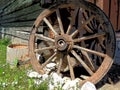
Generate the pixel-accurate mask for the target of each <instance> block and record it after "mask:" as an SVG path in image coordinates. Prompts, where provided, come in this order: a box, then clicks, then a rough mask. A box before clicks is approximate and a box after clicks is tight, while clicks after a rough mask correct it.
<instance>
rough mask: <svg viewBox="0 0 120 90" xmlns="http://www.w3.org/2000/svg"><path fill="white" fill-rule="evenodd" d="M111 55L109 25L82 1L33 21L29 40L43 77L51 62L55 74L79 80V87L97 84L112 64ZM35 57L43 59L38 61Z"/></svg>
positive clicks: (53, 9) (56, 8) (35, 65)
mask: <svg viewBox="0 0 120 90" xmlns="http://www.w3.org/2000/svg"><path fill="white" fill-rule="evenodd" d="M114 52H115V35H114V30H113V28H112V25H111V23H110V21H109V20H108V18H107V17H106V15H105V14H104V13H103V12H102V11H101V10H100V9H99V8H98V7H96V6H95V5H93V4H91V3H88V2H85V1H82V0H81V2H79V3H77V4H74V3H69V4H61V5H56V6H54V7H51V8H50V9H45V10H44V11H43V12H42V13H41V14H40V15H39V16H38V18H37V19H36V21H35V23H34V26H33V28H32V31H31V34H30V39H29V53H30V58H31V62H32V66H33V68H34V69H35V70H36V71H38V72H39V73H41V74H43V73H45V71H44V67H45V66H46V65H47V64H48V63H50V62H52V63H55V64H56V68H55V70H54V71H55V72H57V73H58V74H62V75H63V76H64V75H67V76H70V77H71V79H75V78H80V79H81V82H80V83H84V82H85V81H90V82H92V83H94V84H96V83H97V82H98V81H100V80H101V79H102V78H103V77H104V75H105V74H106V73H107V72H108V70H109V69H110V67H111V65H112V63H113V56H114ZM36 54H38V55H41V56H42V59H40V61H39V60H38V59H37V56H36ZM76 71H77V73H76ZM82 76H86V77H87V78H85V77H82Z"/></svg>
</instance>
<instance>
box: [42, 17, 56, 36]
mask: <svg viewBox="0 0 120 90" xmlns="http://www.w3.org/2000/svg"><path fill="white" fill-rule="evenodd" d="M43 20H44V22H45V23H46V24H47V25H48V27H49V28H50V29H51V30H52V32H53V33H54V34H55V35H57V32H56V31H55V30H54V28H53V26H52V25H51V24H50V22H49V21H48V20H47V18H44V19H43Z"/></svg>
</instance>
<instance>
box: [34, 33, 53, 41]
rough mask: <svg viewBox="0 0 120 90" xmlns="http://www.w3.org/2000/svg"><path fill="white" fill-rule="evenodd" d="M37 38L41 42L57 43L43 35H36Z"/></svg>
mask: <svg viewBox="0 0 120 90" xmlns="http://www.w3.org/2000/svg"><path fill="white" fill-rule="evenodd" d="M35 36H36V37H39V38H40V39H41V40H44V41H51V42H55V40H54V39H52V38H49V37H46V36H44V35H42V34H35Z"/></svg>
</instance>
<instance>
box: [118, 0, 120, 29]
mask: <svg viewBox="0 0 120 90" xmlns="http://www.w3.org/2000/svg"><path fill="white" fill-rule="evenodd" d="M118 5H119V6H118V7H119V8H118V10H119V12H118V13H119V17H118V30H119V31H120V1H119V4H118Z"/></svg>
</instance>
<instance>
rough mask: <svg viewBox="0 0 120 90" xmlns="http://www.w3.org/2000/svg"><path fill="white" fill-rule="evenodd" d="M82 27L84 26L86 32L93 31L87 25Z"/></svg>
mask: <svg viewBox="0 0 120 90" xmlns="http://www.w3.org/2000/svg"><path fill="white" fill-rule="evenodd" d="M84 28H85V30H86V31H87V32H89V33H93V31H92V30H91V29H90V28H89V27H88V26H87V25H85V26H84Z"/></svg>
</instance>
